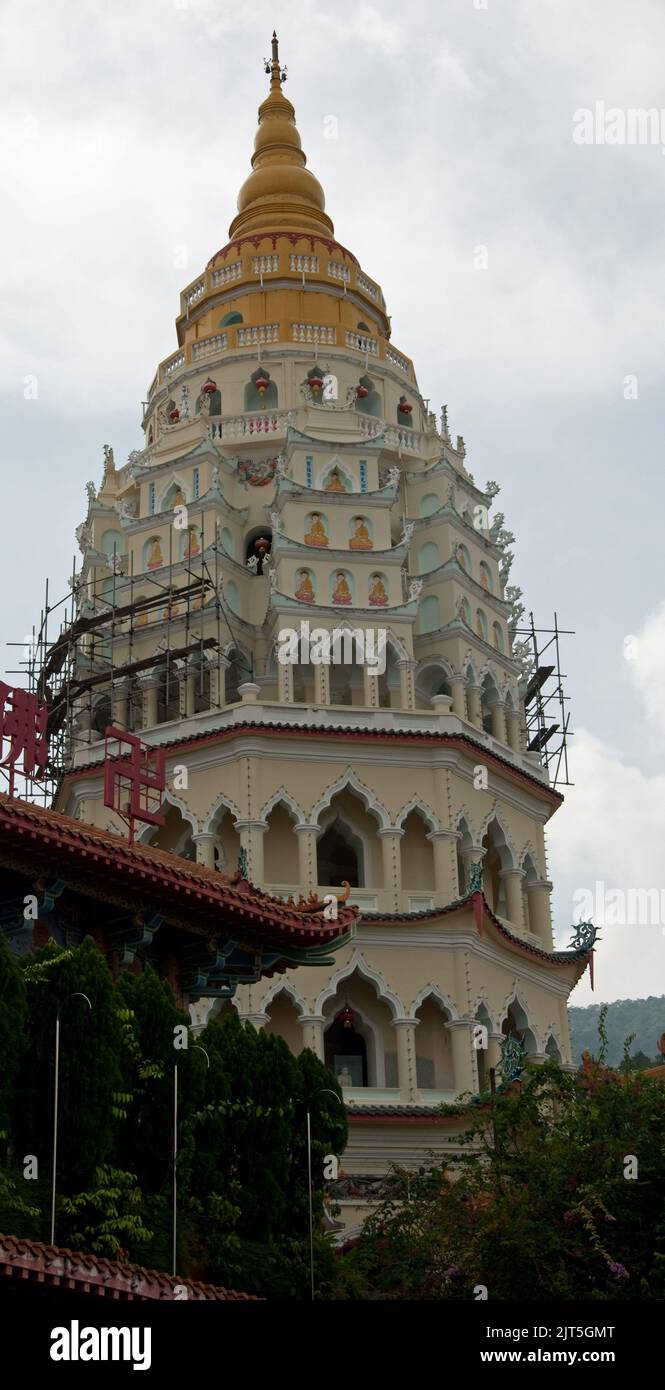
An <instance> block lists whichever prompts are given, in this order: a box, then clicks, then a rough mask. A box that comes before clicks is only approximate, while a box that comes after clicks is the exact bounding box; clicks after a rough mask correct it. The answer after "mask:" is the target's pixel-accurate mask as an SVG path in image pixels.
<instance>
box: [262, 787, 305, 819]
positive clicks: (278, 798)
mask: <svg viewBox="0 0 665 1390" xmlns="http://www.w3.org/2000/svg"><path fill="white" fill-rule="evenodd" d="M280 802H282V803H283V805H284V806H286V807H287V808H288V810H289V811H290V812H291V815H292V816H293V818H294V820H295V822H296V825H303V824H304V823H305V812H304V811H303V809H302V806H299V805H298V802H297V801H296V800H295V799H294V797H292V796H291V793H290V792H287V790H286V787H284V786H281V787H278V788H277V791H275V792H273V794H272V796H270V797H268V800H267V801H266V803H265V805H264V806H262V807H261V810H260V811H259V816H258V819H259V820H263V821H267V819H268V816H269V815H270V812H271V811H274V809H275V807H276V806H277V805H279V803H280Z"/></svg>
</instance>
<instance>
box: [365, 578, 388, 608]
mask: <svg viewBox="0 0 665 1390" xmlns="http://www.w3.org/2000/svg"><path fill="white" fill-rule="evenodd" d="M369 601H370V603H371V605H372V607H373V608H385V607H386V605H387V603H388V595H387V593H386V586H385V584H384V582H383V580H382V578H381V575H380V574H373V575H372V577H371V579H370V585H369Z"/></svg>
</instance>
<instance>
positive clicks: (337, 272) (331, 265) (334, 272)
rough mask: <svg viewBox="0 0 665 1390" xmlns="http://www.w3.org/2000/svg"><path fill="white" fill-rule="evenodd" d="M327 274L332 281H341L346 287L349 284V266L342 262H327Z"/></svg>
mask: <svg viewBox="0 0 665 1390" xmlns="http://www.w3.org/2000/svg"><path fill="white" fill-rule="evenodd" d="M328 274H329V275H330V276H331V277H332V279H333V280H343V281H344V283H345V284H346V285H350V284H351V266H350V265H345V264H344V262H343V261H328Z"/></svg>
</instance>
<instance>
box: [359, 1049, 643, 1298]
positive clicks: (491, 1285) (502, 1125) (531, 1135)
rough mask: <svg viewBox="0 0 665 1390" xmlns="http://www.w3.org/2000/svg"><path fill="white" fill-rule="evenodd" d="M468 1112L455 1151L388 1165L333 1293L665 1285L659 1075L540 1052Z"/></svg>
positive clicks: (634, 1294) (604, 1290)
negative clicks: (544, 1059) (416, 1165)
mask: <svg viewBox="0 0 665 1390" xmlns="http://www.w3.org/2000/svg"><path fill="white" fill-rule="evenodd" d="M466 1114H467V1115H468V1118H469V1120H470V1125H469V1129H468V1131H467V1132H466V1134H465V1136H464V1140H463V1144H464V1152H463V1153H462V1156H461V1158H460V1159H459V1160H458V1161H455V1160H452V1161H449V1162H448V1164H447V1165H446V1166H445V1167H444V1166H441V1165H439V1166H435V1167H429V1168H426V1169H423V1170H421V1172H420V1173H418V1174H406V1173H405V1172H403V1171H400V1170H397V1171H396V1172H395V1173H393V1175H392V1176H391V1179H390V1181H389V1183H388V1189H387V1192H386V1196H385V1200H384V1201H383V1202H382V1203H381V1206H380V1207H379V1209H378V1210H377V1212H376V1213H375V1214H374V1216H373V1217H372V1218H371V1220H370V1221H369V1223H368V1225H367V1228H366V1230H365V1232H364V1233H363V1235H362V1236H361V1238H360V1240H359V1242H358V1246H357V1247H356V1249H355V1250H353V1251H351V1252H350V1253H349V1255H348V1256H345V1257H344V1259H343V1260H342V1261H341V1266H340V1292H341V1294H342V1295H346V1296H353V1297H358V1296H361V1297H370V1296H373V1297H377V1296H379V1297H390V1298H412V1299H413V1298H430V1299H431V1298H435V1299H443V1298H452V1299H454V1298H466V1299H472V1298H473V1296H474V1294H473V1290H474V1288H476V1287H477V1286H478V1285H485V1287H486V1288H487V1290H488V1292H489V1297H490V1298H491V1299H492V1300H497V1299H520V1300H525V1301H528V1300H531V1299H541V1300H552V1299H566V1300H575V1301H576V1300H586V1299H589V1300H597V1299H607V1300H610V1299H616V1298H621V1299H640V1298H662V1297H663V1293H664V1292H665V1205H664V1199H663V1186H662V1152H663V1144H664V1142H665V1088H664V1087H663V1086H662V1084H660V1083H659V1082H658V1081H656V1080H653V1079H650V1078H648V1077H644V1076H642V1075H641V1074H640V1073H632V1072H631V1073H628V1074H627V1075H625V1076H621V1075H619V1074H618V1073H617V1072H615V1071H609V1070H608V1069H607V1068H605V1067H604V1066H603V1064H602V1062H596V1063H593V1062H592V1063H591V1064H590V1065H587V1066H586V1068H584V1069H583V1070H581V1071H580V1072H578V1073H577V1074H575V1075H572V1076H571V1075H570V1074H569V1073H567V1072H565V1071H564V1070H563V1069H562V1068H561V1067H560V1066H559V1065H558V1064H557V1063H555V1062H548V1063H547V1064H545V1065H544V1066H533V1067H531V1068H529V1069H528V1070H527V1071H526V1072H525V1073H524V1075H523V1078H522V1080H521V1081H520V1082H519V1083H517V1084H515V1085H514V1086H512V1087H511V1088H510V1089H507V1090H506V1091H505V1092H503V1093H499V1094H497V1096H496V1097H495V1101H494V1105H493V1107H492V1108H491V1109H490V1107H489V1106H486V1107H484V1108H482V1109H481V1108H476V1110H475V1113H473V1115H472V1112H471V1111H470V1110H467V1111H466ZM633 1160H636V1164H635V1163H634V1162H633Z"/></svg>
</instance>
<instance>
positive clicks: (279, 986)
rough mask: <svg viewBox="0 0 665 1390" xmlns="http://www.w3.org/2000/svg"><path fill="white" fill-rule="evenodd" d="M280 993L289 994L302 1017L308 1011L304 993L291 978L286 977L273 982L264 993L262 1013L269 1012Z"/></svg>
mask: <svg viewBox="0 0 665 1390" xmlns="http://www.w3.org/2000/svg"><path fill="white" fill-rule="evenodd" d="M279 994H288V996H289V999H290V1000H291V1002H292V1003H293V1004H294V1005H295V1007H296V1009H297V1010H298V1016H299V1017H300V1018H302V1016H303V1014H306V1013H308V1008H307V1004H306V1003H305V1000H304V999H303V997H302V994H300V993H299V992H298V990H297V989H296V987H295V985H294V984H293V983H292V981H291V980H284V979H277V980H275V981H274V982H273V984H271V985H270V988H269V989H268V990H267V992H266V994H264V996H263V999H262V1001H261V1012H262V1013H266V1012H267V1010H268V1009H269V1008H270V1005H271V1004H272V1003H273V1001H274V1000H275V999H276V998H277V996H278V995H279Z"/></svg>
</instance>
